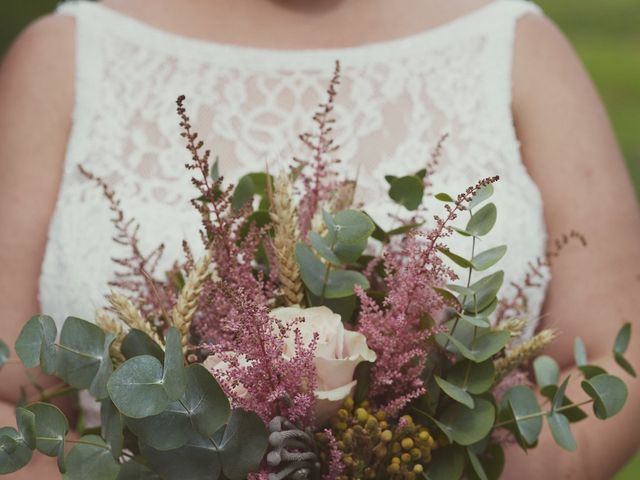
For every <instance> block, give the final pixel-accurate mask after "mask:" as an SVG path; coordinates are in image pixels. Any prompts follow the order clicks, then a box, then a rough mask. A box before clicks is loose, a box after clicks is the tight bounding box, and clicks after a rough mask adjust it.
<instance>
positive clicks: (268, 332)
mask: <svg viewBox="0 0 640 480" xmlns="http://www.w3.org/2000/svg"><path fill="white" fill-rule="evenodd" d="M227 293H228V297H229V299H230V302H231V303H232V308H231V310H230V311H229V312H228V315H227V316H226V317H225V318H224V320H223V327H224V328H225V329H226V330H227V331H228V332H233V335H231V336H229V337H227V338H224V339H222V340H221V341H220V342H219V343H218V344H215V345H210V346H208V347H207V350H208V351H209V353H211V354H212V355H214V356H215V357H216V358H217V359H218V360H219V361H220V362H223V363H224V364H225V368H224V369H214V372H213V373H214V375H215V376H216V378H217V380H218V381H219V382H220V384H221V385H222V387H223V388H224V389H225V391H226V393H227V395H228V396H229V398H231V400H232V403H233V405H234V407H240V408H244V409H246V410H250V411H253V412H256V413H257V414H258V415H259V416H260V418H262V419H263V420H264V421H265V422H268V421H269V420H271V419H272V418H274V417H276V416H279V415H281V416H284V417H286V418H288V419H289V420H290V421H292V422H294V423H296V424H299V425H302V426H311V425H312V424H313V421H314V410H315V397H314V391H315V389H316V367H315V349H316V344H317V340H318V338H317V335H316V336H314V338H313V340H312V341H311V342H310V343H309V344H305V343H304V341H303V337H302V334H301V332H300V330H299V329H298V328H296V325H297V323H298V321H294V322H291V323H289V324H286V325H285V324H283V323H281V322H280V321H279V320H277V319H276V318H274V317H272V316H270V315H269V311H268V309H267V308H266V306H265V305H263V304H259V303H257V302H256V301H255V300H254V299H253V298H252V297H251V296H250V294H249V292H247V291H245V290H244V289H239V290H237V291H233V292H230V291H229V292H227ZM300 321H301V320H300ZM290 332H293V335H294V343H295V348H294V352H293V354H292V355H290V356H285V339H286V338H287V337H288V336H289V333H290Z"/></svg>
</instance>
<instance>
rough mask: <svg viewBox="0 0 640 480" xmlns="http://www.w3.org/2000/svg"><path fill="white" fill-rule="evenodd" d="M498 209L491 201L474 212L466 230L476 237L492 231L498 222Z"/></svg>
mask: <svg viewBox="0 0 640 480" xmlns="http://www.w3.org/2000/svg"><path fill="white" fill-rule="evenodd" d="M497 218H498V210H497V209H496V206H495V205H494V204H493V203H489V204H487V205H485V206H484V207H482V208H481V209H480V210H478V211H477V212H476V213H474V214H473V215H472V216H471V218H470V219H469V223H467V226H466V227H465V231H466V232H469V233H470V234H471V235H475V236H476V237H482V236H483V235H486V234H487V233H489V232H490V231H491V229H492V228H493V226H494V225H495V224H496V219H497Z"/></svg>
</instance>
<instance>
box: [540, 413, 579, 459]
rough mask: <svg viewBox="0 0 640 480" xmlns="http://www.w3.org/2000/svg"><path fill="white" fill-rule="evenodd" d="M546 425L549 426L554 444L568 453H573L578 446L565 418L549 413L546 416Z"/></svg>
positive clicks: (558, 414)
mask: <svg viewBox="0 0 640 480" xmlns="http://www.w3.org/2000/svg"><path fill="white" fill-rule="evenodd" d="M547 423H548V424H549V428H550V429H551V435H553V439H554V440H555V441H556V443H557V444H558V445H560V447H562V448H564V449H565V450H568V451H569V452H575V451H576V449H577V448H578V446H577V445H576V440H575V438H573V434H572V433H571V427H570V426H569V420H567V417H565V416H564V415H562V414H561V413H557V412H554V413H550V414H549V415H548V416H547Z"/></svg>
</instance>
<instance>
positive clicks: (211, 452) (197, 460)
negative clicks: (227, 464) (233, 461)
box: [140, 432, 221, 480]
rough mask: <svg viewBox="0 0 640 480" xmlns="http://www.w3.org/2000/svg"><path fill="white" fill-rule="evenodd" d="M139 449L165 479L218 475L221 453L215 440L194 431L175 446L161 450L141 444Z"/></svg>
mask: <svg viewBox="0 0 640 480" xmlns="http://www.w3.org/2000/svg"><path fill="white" fill-rule="evenodd" d="M140 451H141V453H142V455H143V457H144V458H145V460H147V461H148V462H149V466H150V467H151V468H152V469H153V470H154V471H155V472H157V473H159V474H161V475H162V478H163V479H164V480H186V479H188V480H216V479H218V478H219V477H220V471H221V465H220V456H219V455H218V452H217V450H216V447H215V443H214V442H213V441H212V439H210V438H207V437H203V436H202V435H198V434H196V433H195V432H194V433H193V436H192V437H191V438H190V439H189V440H188V441H187V443H186V444H185V445H184V446H182V447H180V448H178V449H175V450H169V451H160V450H156V449H154V448H152V447H150V446H149V445H146V444H144V443H141V444H140Z"/></svg>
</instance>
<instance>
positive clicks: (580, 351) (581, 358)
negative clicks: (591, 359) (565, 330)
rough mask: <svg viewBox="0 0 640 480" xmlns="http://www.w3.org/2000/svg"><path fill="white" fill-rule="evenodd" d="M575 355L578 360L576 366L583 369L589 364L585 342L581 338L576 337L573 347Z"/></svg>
mask: <svg viewBox="0 0 640 480" xmlns="http://www.w3.org/2000/svg"><path fill="white" fill-rule="evenodd" d="M573 354H574V357H575V360H576V365H577V366H578V367H582V366H583V365H586V364H587V348H586V347H585V345H584V341H583V340H582V338H580V337H576V340H575V344H574V347H573Z"/></svg>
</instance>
